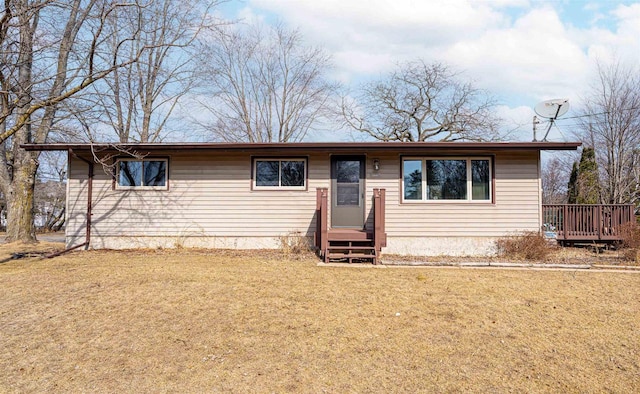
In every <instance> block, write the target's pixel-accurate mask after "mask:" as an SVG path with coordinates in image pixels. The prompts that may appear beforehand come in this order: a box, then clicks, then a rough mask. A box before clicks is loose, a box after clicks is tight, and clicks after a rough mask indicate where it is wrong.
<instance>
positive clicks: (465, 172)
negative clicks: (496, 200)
mask: <svg viewBox="0 0 640 394" xmlns="http://www.w3.org/2000/svg"><path fill="white" fill-rule="evenodd" d="M402 174H403V177H402V178H403V179H402V180H403V182H402V193H403V200H404V201H406V202H412V201H490V200H491V159H489V158H464V157H461V158H458V157H455V158H405V159H403V161H402Z"/></svg>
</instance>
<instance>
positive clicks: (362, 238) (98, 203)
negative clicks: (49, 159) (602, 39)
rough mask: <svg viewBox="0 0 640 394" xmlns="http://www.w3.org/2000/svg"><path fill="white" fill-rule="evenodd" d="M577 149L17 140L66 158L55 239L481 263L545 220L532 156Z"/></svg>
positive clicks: (94, 244) (560, 145)
mask: <svg viewBox="0 0 640 394" xmlns="http://www.w3.org/2000/svg"><path fill="white" fill-rule="evenodd" d="M579 146H580V143H577V142H436V143H433V142H415V143H399V142H393V143H392V142H341V143H320V142H318V143H144V144H117V145H114V144H46V145H38V144H26V145H23V147H24V148H25V149H27V150H64V151H67V152H68V166H69V168H68V185H67V209H66V214H67V222H66V244H67V246H68V247H74V246H78V245H82V246H85V247H87V248H95V249H99V248H113V249H120V248H159V247H162V248H171V247H177V246H183V247H205V248H241V249H248V248H278V247H280V246H281V242H283V239H287V237H295V236H303V237H308V239H309V241H310V242H313V243H315V245H316V246H317V247H318V248H319V249H320V254H321V255H322V256H323V257H324V258H325V259H326V260H329V259H330V258H331V259H333V258H341V257H345V258H348V259H349V261H351V259H352V258H353V259H356V258H360V257H362V258H366V257H368V256H369V257H371V259H372V260H373V261H374V262H376V261H377V258H378V256H379V255H380V253H387V254H403V255H488V254H491V253H493V251H494V241H495V240H496V239H497V238H500V237H504V236H508V235H512V234H514V233H516V232H518V231H539V230H540V229H541V226H542V224H543V223H542V198H541V181H540V152H541V151H542V150H576V149H577V148H578V147H579Z"/></svg>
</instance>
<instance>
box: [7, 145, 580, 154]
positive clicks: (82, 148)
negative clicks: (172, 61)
mask: <svg viewBox="0 0 640 394" xmlns="http://www.w3.org/2000/svg"><path fill="white" fill-rule="evenodd" d="M580 145H582V143H580V142H284V143H283V142H273V143H140V144H129V143H127V144H117V143H95V144H58V143H56V144H22V145H20V147H21V148H23V149H25V150H28V151H69V150H70V151H74V152H76V153H81V152H95V153H97V152H103V153H111V152H118V151H120V152H131V151H147V152H152V151H164V152H168V151H179V152H185V151H216V152H256V153H259V152H278V153H284V152H294V151H295V152H300V151H307V152H318V151H320V152H349V153H354V152H399V153H405V152H406V153H410V152H411V153H415V152H422V151H425V152H434V151H440V150H455V151H521V150H528V151H531V150H537V151H542V150H576V149H578V147H579V146H580Z"/></svg>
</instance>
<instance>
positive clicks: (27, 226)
mask: <svg viewBox="0 0 640 394" xmlns="http://www.w3.org/2000/svg"><path fill="white" fill-rule="evenodd" d="M29 161H30V163H29V164H28V165H25V166H21V167H19V168H18V170H17V171H16V173H15V174H14V177H13V180H12V182H11V185H10V187H9V188H10V194H11V195H10V198H8V199H7V242H13V241H22V242H29V243H31V242H36V228H35V225H34V223H33V206H34V204H33V192H34V185H35V174H36V170H37V169H38V167H37V165H36V162H35V160H33V159H32V160H29Z"/></svg>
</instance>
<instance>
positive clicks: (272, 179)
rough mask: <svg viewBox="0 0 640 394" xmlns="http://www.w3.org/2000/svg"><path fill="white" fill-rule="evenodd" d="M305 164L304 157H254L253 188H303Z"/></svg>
mask: <svg viewBox="0 0 640 394" xmlns="http://www.w3.org/2000/svg"><path fill="white" fill-rule="evenodd" d="M306 164H307V161H306V160H305V159H270V158H269V159H255V161H254V178H255V179H254V184H253V185H254V188H256V189H293V190H304V189H305V188H306V186H307V185H306V178H307V170H306V167H307V166H306Z"/></svg>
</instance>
